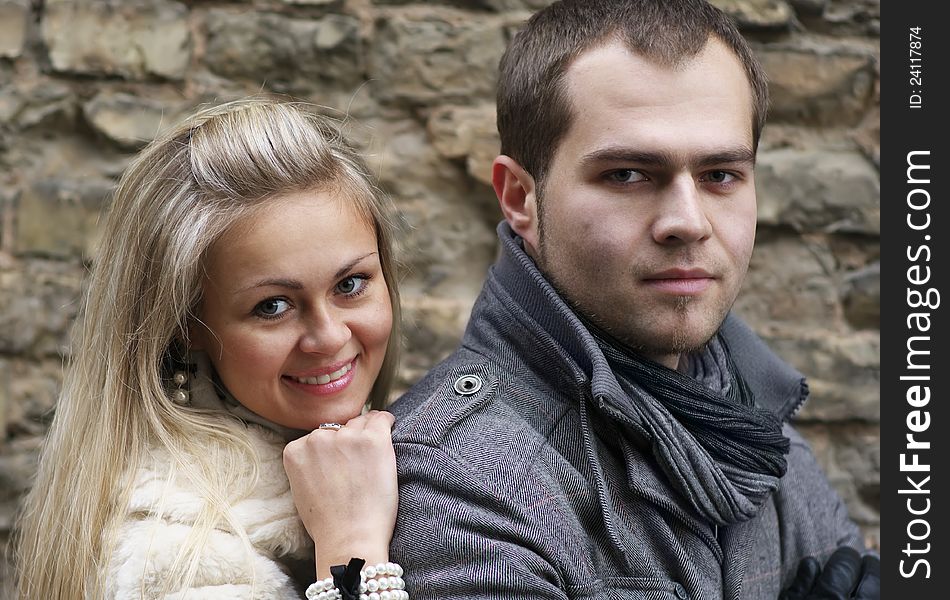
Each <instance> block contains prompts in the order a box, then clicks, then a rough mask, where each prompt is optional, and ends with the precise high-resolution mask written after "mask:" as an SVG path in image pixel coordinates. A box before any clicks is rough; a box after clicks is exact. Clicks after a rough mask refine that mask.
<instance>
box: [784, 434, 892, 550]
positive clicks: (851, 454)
mask: <svg viewBox="0 0 950 600" xmlns="http://www.w3.org/2000/svg"><path fill="white" fill-rule="evenodd" d="M798 429H799V432H800V433H801V434H802V436H803V437H805V438H806V439H807V440H808V443H809V444H810V445H811V447H812V451H813V452H814V453H815V457H816V458H817V459H818V463H819V464H820V465H821V467H822V470H823V471H824V472H825V474H826V475H827V476H828V480H829V481H830V482H831V484H832V486H834V488H835V489H836V490H837V492H838V494H840V495H841V498H842V500H844V501H845V504H846V505H847V506H848V515H849V516H850V517H851V518H852V519H854V520H855V521H856V522H857V523H858V524H859V525H861V526H862V529H864V530H865V531H867V532H869V533H872V534H873V533H874V527H873V526H878V525H880V523H881V514H880V496H881V446H880V443H881V430H880V427H879V426H876V425H866V424H858V423H847V424H844V423H843V424H832V425H823V424H802V425H800V426H799V427H798ZM872 543H873V542H872ZM878 543H879V542H878Z"/></svg>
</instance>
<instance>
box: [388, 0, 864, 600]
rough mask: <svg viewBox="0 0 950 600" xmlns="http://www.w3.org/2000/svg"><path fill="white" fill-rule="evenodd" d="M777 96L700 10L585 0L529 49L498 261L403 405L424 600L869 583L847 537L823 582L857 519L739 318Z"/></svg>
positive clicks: (522, 51) (695, 0)
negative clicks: (759, 158) (462, 322)
mask: <svg viewBox="0 0 950 600" xmlns="http://www.w3.org/2000/svg"><path fill="white" fill-rule="evenodd" d="M767 104H768V99H767V88H766V84H765V79H764V75H763V73H762V71H761V68H760V67H759V65H758V64H757V63H756V61H755V59H754V58H753V56H752V53H751V52H750V50H749V48H748V46H747V45H746V43H745V41H744V40H743V38H742V37H741V36H740V35H739V33H738V32H737V31H736V29H735V28H734V26H733V25H732V23H731V22H730V21H729V20H728V19H727V18H726V17H725V16H724V15H723V14H722V13H720V12H719V11H718V10H717V9H715V8H713V7H711V6H710V5H708V4H706V3H705V2H702V1H700V0H677V1H668V0H667V1H663V0H576V1H570V0H568V1H565V2H559V3H556V4H554V5H552V6H550V7H548V8H546V9H544V10H542V11H541V12H539V13H537V14H536V15H535V16H534V17H533V18H532V19H531V20H530V21H529V22H528V23H527V25H526V26H525V27H524V29H523V30H522V31H521V32H520V33H519V34H518V35H517V36H516V37H515V39H514V40H513V41H512V44H511V46H510V47H509V49H508V51H507V52H506V54H505V56H504V58H503V59H502V62H501V76H500V81H499V91H498V128H499V131H500V133H501V140H502V155H501V156H499V157H498V158H497V159H496V160H495V162H494V167H493V169H494V170H493V183H494V187H495V192H496V194H497V195H498V199H499V203H500V205H501V209H502V212H503V214H504V216H505V222H503V223H502V224H501V225H500V226H499V228H498V233H499V236H500V238H501V242H502V249H503V250H502V255H501V257H500V259H499V261H498V262H497V263H496V264H495V265H494V267H493V268H492V270H491V272H490V273H489V276H488V279H487V281H486V283H485V286H484V288H483V291H482V294H481V296H480V297H479V299H478V301H477V302H476V305H475V308H474V309H473V312H472V316H471V321H470V322H469V326H468V329H467V331H466V333H465V337H464V339H463V340H462V344H461V347H460V348H459V349H458V350H457V351H456V352H455V353H454V354H453V355H452V356H451V357H450V358H448V359H447V360H446V361H445V362H443V363H442V364H440V365H439V366H437V367H436V368H435V369H433V371H432V372H431V373H430V374H429V375H428V376H427V377H426V378H425V379H424V380H423V381H422V382H420V383H419V384H418V385H416V386H415V387H414V388H413V389H412V390H410V391H409V393H408V394H406V396H404V397H403V398H402V399H401V400H400V401H399V402H398V403H397V404H396V405H394V406H393V408H392V410H393V412H394V413H395V414H396V418H397V423H398V425H397V427H396V431H395V432H394V441H395V447H396V453H397V463H398V466H399V478H400V494H401V497H400V511H399V517H398V519H397V527H396V532H395V535H394V539H393V545H392V557H393V560H396V561H398V562H400V563H401V564H402V565H403V566H404V567H405V568H406V573H407V577H406V579H407V583H408V589H409V590H410V592H411V594H412V597H413V598H417V599H419V598H422V599H425V598H463V597H464V598H582V597H584V598H586V597H592V598H721V597H725V598H756V599H757V598H777V597H778V596H779V594H780V593H782V592H783V590H786V589H787V588H789V586H790V585H791V584H792V583H793V580H795V574H796V570H797V569H798V567H799V563H800V561H802V559H804V558H805V557H809V556H813V557H816V558H817V560H818V561H819V562H817V563H816V562H814V559H813V560H810V561H808V562H806V563H804V565H805V568H803V574H802V575H801V578H800V579H799V580H797V581H795V582H794V586H795V589H794V590H793V591H792V592H791V595H792V596H794V597H808V593H809V592H808V589H810V588H811V587H812V586H813V585H812V584H813V583H814V580H815V579H819V581H818V583H817V584H815V585H817V586H818V587H822V586H824V587H823V590H824V591H828V589H827V588H828V587H829V586H839V587H841V588H847V589H843V590H842V591H843V594H844V595H842V596H841V597H848V596H849V594H850V593H851V592H852V590H853V589H854V588H855V587H858V585H859V584H860V585H862V586H863V587H862V589H861V591H859V592H858V596H859V597H872V596H873V594H874V593H875V592H874V591H873V590H872V589H871V588H872V587H873V585H872V584H871V583H869V581H868V580H869V579H870V578H871V575H870V574H869V573H863V574H862V573H861V566H862V565H861V563H860V559H859V558H858V554H857V553H855V552H852V551H850V550H847V551H842V552H838V553H836V554H835V555H834V556H835V558H834V559H833V561H832V562H830V563H828V565H826V567H825V574H824V578H819V577H818V572H819V571H820V567H821V564H823V563H824V562H825V560H826V559H828V557H829V555H832V553H833V552H834V551H835V549H837V548H839V547H842V546H850V547H853V548H856V549H859V550H860V549H861V541H860V536H859V532H858V529H857V527H856V526H855V525H854V524H853V523H852V522H850V521H849V520H848V518H847V515H846V511H845V508H844V506H843V504H842V503H841V501H840V499H839V498H838V497H837V496H836V494H835V493H834V491H833V490H832V489H831V487H830V486H829V484H828V482H827V481H826V479H825V477H824V476H823V475H822V473H821V471H820V469H819V467H818V465H817V464H816V462H815V460H814V457H813V456H812V455H811V452H810V451H809V449H808V447H807V445H806V444H805V442H804V441H803V440H802V438H801V437H800V436H799V435H798V434H797V433H796V432H795V431H794V430H793V429H792V427H791V426H790V425H788V423H787V420H788V418H789V417H790V416H791V415H792V414H793V413H794V412H795V411H796V410H797V409H798V408H799V407H800V406H801V404H802V403H803V402H804V401H805V396H806V394H807V387H806V385H805V382H804V379H803V377H802V376H801V375H800V374H799V373H797V372H795V371H794V370H793V369H792V368H791V367H789V366H788V365H786V364H785V363H783V362H782V361H780V360H779V359H778V358H777V357H776V356H775V355H774V354H772V353H771V352H770V351H769V350H768V348H766V347H765V345H764V344H763V343H762V341H761V340H759V339H758V338H757V337H756V336H755V335H754V334H753V333H752V332H751V331H750V330H749V329H748V328H747V327H746V326H745V325H744V324H743V323H741V322H740V321H738V320H737V319H736V318H734V317H731V316H729V314H728V313H729V310H730V308H731V306H732V304H733V302H734V301H735V299H736V296H737V294H738V292H739V289H740V287H741V285H742V281H743V278H744V276H745V273H746V268H747V267H748V263H749V258H750V256H751V253H752V246H753V241H754V237H755V223H756V198H755V186H754V173H753V167H754V163H755V152H756V147H757V143H758V138H759V134H760V132H761V129H762V126H763V122H764V118H765V111H766V107H767ZM871 560H873V559H871ZM864 567H865V568H866V569H867V568H868V562H867V561H866V562H865V564H864ZM842 572H844V575H842ZM862 578H863V580H862ZM859 580H862V581H859Z"/></svg>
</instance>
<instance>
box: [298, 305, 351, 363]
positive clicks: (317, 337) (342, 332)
mask: <svg viewBox="0 0 950 600" xmlns="http://www.w3.org/2000/svg"><path fill="white" fill-rule="evenodd" d="M344 317H345V315H344V314H343V311H341V310H339V309H338V308H335V307H323V308H319V309H317V310H315V311H314V312H313V313H312V314H310V315H308V316H307V318H305V319H304V320H303V323H304V329H303V331H302V333H301V335H300V341H299V346H300V350H302V351H303V352H307V353H310V354H325V355H327V356H333V355H335V354H336V353H337V352H339V351H340V349H341V348H343V346H345V345H346V343H347V342H349V341H350V338H351V337H353V332H352V331H350V327H349V325H348V324H347V322H346V319H345V318H344Z"/></svg>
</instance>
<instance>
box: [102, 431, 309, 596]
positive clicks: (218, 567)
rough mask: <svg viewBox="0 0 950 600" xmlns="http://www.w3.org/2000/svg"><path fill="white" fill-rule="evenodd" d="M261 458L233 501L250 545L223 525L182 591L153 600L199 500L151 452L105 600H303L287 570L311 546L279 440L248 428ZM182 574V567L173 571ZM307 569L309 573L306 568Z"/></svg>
mask: <svg viewBox="0 0 950 600" xmlns="http://www.w3.org/2000/svg"><path fill="white" fill-rule="evenodd" d="M248 432H249V434H250V439H251V442H252V444H253V446H254V448H255V450H256V451H257V452H258V454H259V455H260V457H261V459H262V460H261V463H262V464H261V469H260V480H259V483H258V485H257V486H255V487H254V488H253V491H252V492H251V494H250V495H249V496H246V497H243V498H240V499H230V500H231V501H232V505H231V508H232V511H233V514H234V516H235V518H236V520H237V521H238V522H239V523H240V524H241V525H243V527H244V529H245V530H246V532H247V535H248V538H249V540H250V543H251V545H252V549H253V550H252V553H251V554H248V552H247V551H246V546H245V544H244V543H243V542H242V541H241V539H240V538H239V537H238V535H237V534H236V533H235V532H234V531H233V530H231V528H230V527H228V526H226V525H223V524H221V525H219V526H218V528H217V529H214V530H213V531H212V533H211V536H210V538H209V539H208V543H207V544H206V545H205V546H204V548H203V551H202V558H201V561H200V566H199V568H198V570H197V573H196V575H195V578H194V582H193V583H192V586H191V587H190V588H189V589H186V590H179V591H177V592H175V593H173V594H171V595H165V596H162V595H161V594H160V592H161V588H162V585H161V584H162V583H163V582H164V581H165V580H166V578H167V576H168V575H169V574H170V573H171V569H172V568H173V566H174V565H173V563H174V562H175V558H176V556H177V554H178V551H179V549H180V548H181V547H182V544H183V543H184V542H185V540H186V538H187V536H188V534H189V532H190V531H191V529H192V527H193V526H194V523H195V518H196V516H197V514H198V510H199V507H200V506H201V498H200V496H199V494H198V493H197V491H196V490H195V489H194V488H193V486H192V485H190V483H189V482H188V481H187V480H186V479H185V478H184V477H179V478H176V479H172V480H170V478H169V477H168V473H169V466H170V465H171V457H170V456H169V454H168V452H167V451H165V450H156V451H155V453H154V455H153V460H152V461H151V463H150V464H149V465H148V466H146V467H143V468H141V469H140V470H139V472H138V474H137V476H136V480H135V485H134V488H133V492H132V497H131V499H130V502H129V506H128V512H127V514H126V517H125V520H124V522H123V523H122V524H121V525H120V527H119V530H118V539H117V541H116V545H115V551H114V552H113V554H112V557H111V561H110V564H109V571H108V579H107V590H106V597H108V598H116V599H119V600H125V599H135V600H139V599H143V600H144V599H152V598H165V599H169V600H170V599H173V598H174V599H176V600H178V599H181V600H184V599H185V598H188V599H190V600H205V599H216V600H219V599H224V598H226V599H229V600H230V599H236V600H245V599H246V600H251V599H283V598H294V599H299V598H301V597H302V594H301V593H300V590H299V589H298V588H297V586H296V585H295V584H294V582H293V580H292V579H291V577H290V575H289V574H288V573H289V570H288V566H287V564H289V563H290V562H292V561H293V560H305V561H306V560H309V561H310V565H313V544H312V542H311V541H310V538H309V536H308V535H307V532H306V530H305V529H304V527H303V524H302V523H301V522H300V519H299V518H298V517H297V511H296V509H295V508H294V502H293V497H292V496H291V493H290V484H289V483H288V481H287V475H286V474H285V472H284V467H283V460H282V452H283V448H284V445H285V442H284V440H282V439H280V438H279V437H278V436H277V435H276V434H274V433H272V432H270V431H267V430H265V429H263V428H261V427H259V426H257V425H248ZM175 568H176V569H181V568H182V567H175ZM310 568H311V570H312V568H313V567H312V566H311V567H310Z"/></svg>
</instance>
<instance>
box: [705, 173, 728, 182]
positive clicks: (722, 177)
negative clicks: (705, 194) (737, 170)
mask: <svg viewBox="0 0 950 600" xmlns="http://www.w3.org/2000/svg"><path fill="white" fill-rule="evenodd" d="M735 178H736V176H735V175H733V174H732V173H727V172H726V171H711V172H709V173H707V174H706V175H705V176H704V179H705V180H706V181H709V182H712V183H731V182H732V181H733V180H734V179H735Z"/></svg>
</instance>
